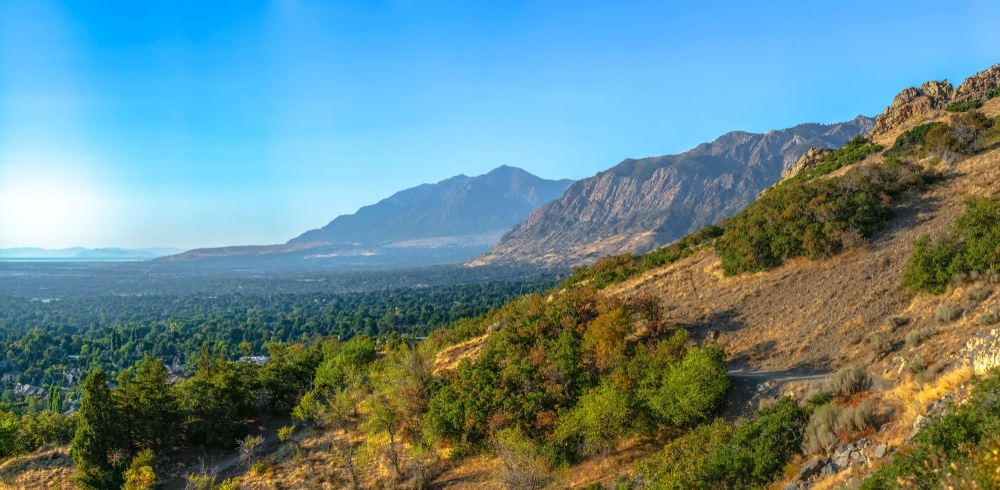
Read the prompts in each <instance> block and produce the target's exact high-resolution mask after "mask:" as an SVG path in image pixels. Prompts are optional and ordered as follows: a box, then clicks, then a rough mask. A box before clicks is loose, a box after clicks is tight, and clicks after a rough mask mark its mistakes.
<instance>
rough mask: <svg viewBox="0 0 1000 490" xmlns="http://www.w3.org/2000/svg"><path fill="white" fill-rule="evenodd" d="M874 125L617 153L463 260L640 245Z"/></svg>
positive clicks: (742, 203)
mask: <svg viewBox="0 0 1000 490" xmlns="http://www.w3.org/2000/svg"><path fill="white" fill-rule="evenodd" d="M874 125H875V121H874V120H873V119H871V118H868V117H865V116H858V117H856V118H855V119H853V120H851V121H847V122H843V123H837V124H800V125H798V126H795V127H792V128H788V129H783V130H780V131H774V130H772V131H768V132H767V133H748V132H743V131H733V132H730V133H726V134H724V135H722V136H720V137H719V138H718V139H716V140H715V141H713V142H711V143H703V144H701V145H698V146H697V147H695V148H693V149H691V150H690V151H687V152H684V153H681V154H677V155H666V156H659V157H650V158H642V159H631V158H630V159H626V160H624V161H622V162H621V163H619V164H618V165H615V166H614V167H612V168H610V169H608V170H605V171H603V172H600V173H598V174H597V175H595V176H593V177H590V178H587V179H583V180H580V181H577V182H575V183H573V185H571V186H570V187H569V189H568V190H567V191H566V193H565V194H563V196H562V197H560V198H559V199H557V200H555V201H553V202H550V203H548V204H546V205H544V206H541V207H539V208H538V209H536V210H535V211H533V212H532V213H531V215H530V216H528V218H527V219H526V220H525V221H523V222H521V223H520V224H518V225H517V226H515V227H514V228H513V229H511V230H510V231H508V232H507V233H505V234H504V235H503V237H502V238H501V239H500V241H499V243H497V244H496V246H494V247H493V248H492V249H491V250H490V251H489V252H488V253H487V254H485V255H484V256H483V257H480V258H479V259H477V260H476V261H473V262H472V264H485V263H493V262H509V261H529V262H536V263H543V264H548V265H575V264H578V263H584V262H591V261H593V260H596V259H597V258H598V257H600V256H602V255H606V254H620V253H624V252H634V253H641V252H646V251H649V250H651V249H653V248H656V247H659V246H662V245H665V244H667V243H670V242H671V241H673V240H676V239H678V238H680V237H682V236H684V235H686V234H688V233H690V232H692V231H695V230H697V229H699V228H701V227H703V226H705V225H707V224H712V223H717V222H718V221H720V220H722V219H723V218H726V217H729V216H732V215H734V214H736V213H737V212H738V211H740V210H741V209H743V208H744V207H746V206H747V205H748V204H750V203H751V202H753V200H754V199H755V198H756V196H757V194H759V193H760V192H761V191H762V190H764V189H766V188H767V187H769V186H771V185H772V184H774V183H775V182H777V181H778V179H779V178H780V177H781V174H782V172H783V171H784V170H786V169H788V168H790V167H791V166H792V165H794V164H795V162H796V161H797V160H798V159H799V158H800V157H801V156H802V155H803V154H805V153H806V151H807V150H809V148H812V147H821V148H837V147H840V146H842V145H843V144H844V143H845V142H847V140H849V139H850V138H851V137H853V136H854V135H857V134H862V135H863V134H866V133H867V132H868V131H870V130H871V129H872V127H873V126H874Z"/></svg>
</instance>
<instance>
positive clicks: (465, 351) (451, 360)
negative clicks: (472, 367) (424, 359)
mask: <svg viewBox="0 0 1000 490" xmlns="http://www.w3.org/2000/svg"><path fill="white" fill-rule="evenodd" d="M489 336H490V334H486V335H481V336H479V337H476V338H474V339H469V340H466V341H465V342H462V343H460V344H455V345H452V346H449V347H447V348H445V349H443V350H442V351H441V352H438V354H437V357H435V358H434V375H435V376H440V375H442V374H443V373H445V372H447V371H454V370H455V369H457V368H458V363H459V361H461V360H462V359H465V358H469V359H471V360H475V359H476V358H477V357H479V353H480V352H482V351H483V346H484V345H486V339H487V338H489Z"/></svg>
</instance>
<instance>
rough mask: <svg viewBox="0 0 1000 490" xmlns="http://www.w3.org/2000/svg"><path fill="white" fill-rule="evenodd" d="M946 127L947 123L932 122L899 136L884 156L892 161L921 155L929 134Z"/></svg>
mask: <svg viewBox="0 0 1000 490" xmlns="http://www.w3.org/2000/svg"><path fill="white" fill-rule="evenodd" d="M945 125H946V123H942V122H932V123H927V124H921V125H920V126H917V127H915V128H913V129H910V130H908V131H906V132H904V133H903V134H901V135H899V136H898V137H897V138H896V141H895V143H893V145H892V147H891V148H889V149H888V150H886V151H885V153H883V154H882V156H883V157H885V158H886V159H892V158H906V157H912V156H918V155H921V150H922V149H923V147H924V144H925V142H926V141H927V133H928V132H930V131H931V130H932V129H935V128H938V127H942V126H945Z"/></svg>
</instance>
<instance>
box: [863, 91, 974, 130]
mask: <svg viewBox="0 0 1000 490" xmlns="http://www.w3.org/2000/svg"><path fill="white" fill-rule="evenodd" d="M954 93H955V90H954V89H953V88H952V86H951V84H950V83H948V80H944V81H941V82H935V81H931V82H927V83H925V84H923V85H921V86H920V87H919V88H914V87H909V88H906V89H904V90H903V91H902V92H900V93H899V94H898V95H896V98H895V99H893V100H892V105H890V106H889V107H886V109H885V112H883V113H882V114H879V115H878V117H876V118H875V127H874V128H873V129H872V132H871V135H872V136H878V135H882V134H885V133H888V132H889V131H891V130H892V129H893V128H895V127H896V126H899V125H900V124H902V123H903V122H905V121H907V120H909V119H911V118H913V117H916V116H918V115H921V114H927V113H930V112H931V111H934V110H938V109H944V108H945V106H947V105H948V104H950V103H951V100H952V95H953V94H954Z"/></svg>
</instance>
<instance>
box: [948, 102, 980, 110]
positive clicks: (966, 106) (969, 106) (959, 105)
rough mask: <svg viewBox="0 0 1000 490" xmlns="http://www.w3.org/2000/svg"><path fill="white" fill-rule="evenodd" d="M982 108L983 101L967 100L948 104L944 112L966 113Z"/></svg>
mask: <svg viewBox="0 0 1000 490" xmlns="http://www.w3.org/2000/svg"><path fill="white" fill-rule="evenodd" d="M982 106H983V102H982V101H981V100H966V101H962V102H954V103H951V104H948V107H945V108H944V110H946V111H948V112H966V111H972V110H975V109H979V108H980V107H982Z"/></svg>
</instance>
